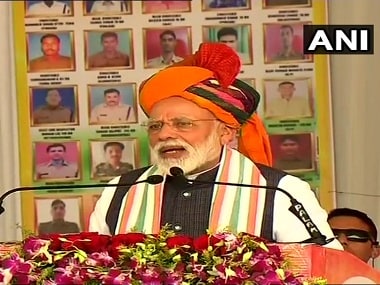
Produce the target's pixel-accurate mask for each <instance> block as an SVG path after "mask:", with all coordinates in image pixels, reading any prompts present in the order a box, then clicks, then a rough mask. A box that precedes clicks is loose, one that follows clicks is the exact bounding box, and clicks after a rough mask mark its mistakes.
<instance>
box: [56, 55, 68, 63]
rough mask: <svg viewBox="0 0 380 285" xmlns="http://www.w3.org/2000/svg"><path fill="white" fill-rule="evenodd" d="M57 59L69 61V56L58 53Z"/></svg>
mask: <svg viewBox="0 0 380 285" xmlns="http://www.w3.org/2000/svg"><path fill="white" fill-rule="evenodd" d="M59 60H61V61H70V62H71V57H69V56H66V55H60V56H59Z"/></svg>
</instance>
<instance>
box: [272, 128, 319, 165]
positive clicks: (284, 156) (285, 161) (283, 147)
mask: <svg viewBox="0 0 380 285" xmlns="http://www.w3.org/2000/svg"><path fill="white" fill-rule="evenodd" d="M274 167H275V168H277V169H281V170H285V171H291V170H310V169H312V161H311V157H305V154H303V155H302V154H301V150H300V141H299V137H298V135H283V136H281V137H280V145H279V154H278V155H277V157H275V160H274Z"/></svg>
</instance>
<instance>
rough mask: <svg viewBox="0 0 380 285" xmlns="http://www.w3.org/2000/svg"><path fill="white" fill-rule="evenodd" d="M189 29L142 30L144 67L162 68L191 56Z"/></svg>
mask: <svg viewBox="0 0 380 285" xmlns="http://www.w3.org/2000/svg"><path fill="white" fill-rule="evenodd" d="M191 48H192V44H191V28H190V27H173V28H172V27H170V28H169V29H165V28H164V29H162V28H160V29H157V28H149V29H144V67H145V68H162V67H166V66H169V65H171V64H173V63H176V62H179V61H181V60H183V59H184V58H185V57H186V56H187V55H189V54H191V52H192V51H191Z"/></svg>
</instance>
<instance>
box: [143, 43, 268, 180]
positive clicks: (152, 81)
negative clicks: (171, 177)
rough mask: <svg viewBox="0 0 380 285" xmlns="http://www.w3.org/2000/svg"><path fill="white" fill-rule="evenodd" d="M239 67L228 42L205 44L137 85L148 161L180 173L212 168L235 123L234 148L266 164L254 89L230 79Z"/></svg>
mask: <svg viewBox="0 0 380 285" xmlns="http://www.w3.org/2000/svg"><path fill="white" fill-rule="evenodd" d="M239 71H240V59H239V57H238V55H236V53H234V51H233V50H232V49H231V48H230V47H227V46H226V45H225V44H221V43H205V44H201V46H200V48H199V50H198V52H196V53H195V54H194V55H193V56H192V57H189V58H187V59H186V60H184V61H181V62H179V63H176V64H174V65H172V66H171V67H168V68H166V69H164V70H162V71H160V72H159V73H157V74H155V75H154V76H152V77H151V78H149V79H148V80H146V81H145V82H144V83H143V84H142V86H141V90H140V104H141V106H142V108H143V110H144V112H145V113H146V114H147V116H148V117H149V120H148V121H147V122H146V123H145V124H144V125H145V126H146V127H147V131H148V135H149V143H150V148H151V153H152V161H153V163H154V164H156V165H157V166H158V167H159V168H160V169H161V170H162V171H163V172H164V173H169V169H170V168H171V167H173V166H178V167H180V168H182V169H183V170H184V172H185V173H186V174H192V173H199V172H202V171H205V170H208V169H211V168H213V167H215V166H216V165H217V164H218V162H219V159H220V156H221V152H222V148H223V147H224V145H227V144H228V143H230V142H231V141H232V140H233V139H234V138H235V137H236V133H237V131H238V130H239V129H240V128H241V135H240V139H239V146H238V147H239V148H238V149H239V151H240V152H241V153H243V154H244V155H245V156H247V157H248V158H250V159H251V160H253V161H254V162H258V163H263V164H267V165H270V164H271V153H270V146H269V140H268V135H267V133H266V131H265V129H264V126H263V124H262V122H261V121H260V120H259V118H258V117H257V114H256V108H257V105H258V103H259V98H260V97H259V94H258V93H257V92H256V90H254V89H253V88H252V87H251V86H249V85H247V84H246V83H244V82H243V81H241V80H238V79H236V76H237V75H238V74H239ZM169 82H170V84H168V83H169Z"/></svg>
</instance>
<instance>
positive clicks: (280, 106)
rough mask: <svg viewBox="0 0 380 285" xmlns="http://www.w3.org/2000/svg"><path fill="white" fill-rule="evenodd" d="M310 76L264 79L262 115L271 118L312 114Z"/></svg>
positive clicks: (289, 117)
mask: <svg viewBox="0 0 380 285" xmlns="http://www.w3.org/2000/svg"><path fill="white" fill-rule="evenodd" d="M312 94H313V91H312V84H311V78H275V79H265V80H264V92H263V95H264V96H263V97H264V117H265V118H266V119H272V120H289V119H304V118H312V117H313V116H314V106H313V101H314V100H313V96H312Z"/></svg>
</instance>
